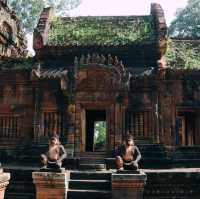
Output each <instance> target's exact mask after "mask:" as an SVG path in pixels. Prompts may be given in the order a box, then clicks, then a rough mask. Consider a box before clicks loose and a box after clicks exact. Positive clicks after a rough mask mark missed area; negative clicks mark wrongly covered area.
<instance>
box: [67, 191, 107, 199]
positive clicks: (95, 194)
mask: <svg viewBox="0 0 200 199" xmlns="http://www.w3.org/2000/svg"><path fill="white" fill-rule="evenodd" d="M67 196H68V198H69V199H83V198H85V199H110V198H111V191H102V190H74V189H73V190H69V191H68V193H67Z"/></svg>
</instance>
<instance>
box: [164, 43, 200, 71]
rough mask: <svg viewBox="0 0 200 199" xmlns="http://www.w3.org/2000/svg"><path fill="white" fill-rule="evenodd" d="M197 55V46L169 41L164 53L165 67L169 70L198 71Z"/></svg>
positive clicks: (199, 61)
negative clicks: (169, 68)
mask: <svg viewBox="0 0 200 199" xmlns="http://www.w3.org/2000/svg"><path fill="white" fill-rule="evenodd" d="M199 53H200V47H199V45H198V44H196V45H195V43H191V42H190V41H172V40H169V42H168V48H167V52H166V61H167V65H168V66H169V67H171V68H182V69H200V56H199Z"/></svg>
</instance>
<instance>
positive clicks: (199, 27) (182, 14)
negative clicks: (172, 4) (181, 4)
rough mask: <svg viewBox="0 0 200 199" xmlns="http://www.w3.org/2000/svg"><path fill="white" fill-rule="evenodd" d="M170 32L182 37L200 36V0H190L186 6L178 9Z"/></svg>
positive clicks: (194, 37)
mask: <svg viewBox="0 0 200 199" xmlns="http://www.w3.org/2000/svg"><path fill="white" fill-rule="evenodd" d="M169 34H170V36H175V37H182V38H193V39H197V38H198V39H199V38H200V0H188V4H187V6H186V7H185V8H183V9H178V10H177V12H176V19H175V20H174V21H172V23H171V25H170V27H169Z"/></svg>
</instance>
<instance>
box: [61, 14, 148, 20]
mask: <svg viewBox="0 0 200 199" xmlns="http://www.w3.org/2000/svg"><path fill="white" fill-rule="evenodd" d="M142 17H151V15H150V14H149V15H99V16H93V15H84V16H83V15H80V16H65V17H58V18H61V19H76V18H94V19H124V18H127V19H128V18H130V19H134V18H142Z"/></svg>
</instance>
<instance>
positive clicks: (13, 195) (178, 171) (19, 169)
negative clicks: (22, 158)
mask: <svg viewBox="0 0 200 199" xmlns="http://www.w3.org/2000/svg"><path fill="white" fill-rule="evenodd" d="M3 167H4V171H5V172H10V173H11V180H10V183H9V185H8V187H7V189H6V193H5V198H4V199H35V198H36V191H35V187H34V184H33V182H32V172H34V171H36V170H39V167H32V166H22V165H13V164H12V165H3ZM111 171H112V172H116V171H115V170H109V171H108V170H107V171H106V170H105V171H98V172H97V171H92V173H91V171H79V170H70V182H69V189H70V194H69V195H68V199H83V198H90V199H96V197H95V196H99V198H100V199H102V198H103V199H105V198H106V199H107V198H109V199H110V198H111V196H110V197H109V192H108V191H109V190H110V191H111V185H112V184H111V178H110V177H111ZM141 171H142V172H145V173H146V175H147V181H146V185H145V187H144V198H145V199H152V198H153V199H166V198H167V199H170V198H174V199H186V198H192V199H199V196H200V184H199V179H200V168H174V169H145V170H141ZM96 179H98V182H97V180H96ZM94 181H95V183H94ZM102 181H103V182H102ZM109 181H110V185H109ZM88 186H89V187H93V189H95V190H96V189H99V190H100V189H101V191H104V192H105V190H106V193H104V192H101V193H99V191H98V192H94V191H88V190H87V189H88ZM77 189H82V190H83V189H84V192H83V191H82V192H78V191H77ZM68 193H69V192H68ZM100 194H101V195H100ZM82 196H84V197H82ZM99 198H98V199H99Z"/></svg>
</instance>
